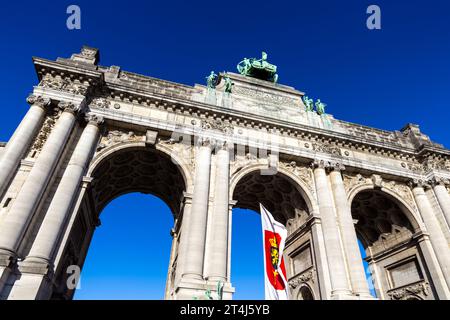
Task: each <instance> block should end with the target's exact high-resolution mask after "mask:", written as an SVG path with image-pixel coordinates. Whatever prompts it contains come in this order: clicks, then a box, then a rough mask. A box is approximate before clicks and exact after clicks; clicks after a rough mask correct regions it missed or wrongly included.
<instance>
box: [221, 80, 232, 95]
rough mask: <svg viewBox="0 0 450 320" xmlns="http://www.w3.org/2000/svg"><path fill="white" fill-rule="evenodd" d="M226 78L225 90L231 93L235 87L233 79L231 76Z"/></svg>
mask: <svg viewBox="0 0 450 320" xmlns="http://www.w3.org/2000/svg"><path fill="white" fill-rule="evenodd" d="M223 79H224V80H225V92H227V93H231V90H232V88H233V83H232V82H231V79H230V78H229V77H224V78H223Z"/></svg>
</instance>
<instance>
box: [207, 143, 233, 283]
mask: <svg viewBox="0 0 450 320" xmlns="http://www.w3.org/2000/svg"><path fill="white" fill-rule="evenodd" d="M229 175H230V155H229V152H228V146H227V143H224V144H223V145H222V146H220V149H219V150H218V151H217V154H216V177H215V186H214V207H213V216H212V225H211V229H212V232H211V252H210V258H209V259H210V262H209V265H208V266H209V267H208V271H207V276H208V280H211V281H222V282H224V281H226V280H227V265H228V263H227V260H228V259H227V256H228V229H229V225H228V222H229V193H230V189H229V183H230V177H229Z"/></svg>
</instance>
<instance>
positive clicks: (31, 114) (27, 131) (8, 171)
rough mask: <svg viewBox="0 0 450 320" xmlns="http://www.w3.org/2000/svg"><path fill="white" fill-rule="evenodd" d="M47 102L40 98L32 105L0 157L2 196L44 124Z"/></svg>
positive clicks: (0, 192)
mask: <svg viewBox="0 0 450 320" xmlns="http://www.w3.org/2000/svg"><path fill="white" fill-rule="evenodd" d="M47 104H48V103H45V102H44V101H41V100H40V101H39V102H36V103H34V104H33V105H31V107H30V109H29V110H28V112H27V114H26V115H25V117H24V118H23V119H22V122H21V123H20V125H19V126H18V127H17V129H16V131H15V132H14V134H13V136H12V137H11V138H10V139H9V142H8V144H7V145H6V147H5V149H4V151H3V155H2V157H1V159H0V197H1V196H2V195H3V193H4V192H5V191H6V189H7V187H8V185H9V182H10V180H11V179H12V177H13V175H14V172H15V170H16V168H17V167H18V166H19V164H20V160H21V159H22V157H23V156H24V154H25V152H26V151H27V149H28V147H29V146H30V144H31V141H32V139H33V137H34V136H35V135H36V133H37V131H38V130H39V128H40V127H41V126H42V123H43V122H44V118H45V106H46V105H47ZM0 199H1V198H0Z"/></svg>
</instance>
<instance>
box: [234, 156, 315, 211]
mask: <svg viewBox="0 0 450 320" xmlns="http://www.w3.org/2000/svg"><path fill="white" fill-rule="evenodd" d="M264 169H266V170H267V165H264V164H253V165H249V166H246V167H245V168H242V169H240V170H239V171H237V172H235V173H234V174H233V175H232V176H231V179H230V201H232V200H233V194H234V191H235V189H236V186H237V185H238V183H239V182H240V181H241V180H242V178H244V177H245V176H246V175H248V174H250V173H252V172H255V171H258V170H264ZM277 174H281V175H282V176H283V177H285V178H286V179H287V180H288V181H289V182H290V183H292V184H293V185H294V186H295V187H296V189H297V191H298V192H299V193H300V195H301V196H302V197H303V199H304V200H305V202H306V205H307V207H308V212H309V214H312V213H314V212H318V204H317V202H316V197H315V194H314V193H313V192H312V191H311V190H312V189H310V188H314V186H308V185H307V183H306V182H305V181H303V180H302V179H300V178H299V177H297V176H296V175H294V174H293V173H291V172H289V171H288V170H286V169H284V168H278V169H277Z"/></svg>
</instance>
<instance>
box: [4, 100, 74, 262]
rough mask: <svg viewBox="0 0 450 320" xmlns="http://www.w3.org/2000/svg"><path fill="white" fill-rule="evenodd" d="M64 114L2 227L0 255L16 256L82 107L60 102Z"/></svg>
mask: <svg viewBox="0 0 450 320" xmlns="http://www.w3.org/2000/svg"><path fill="white" fill-rule="evenodd" d="M58 106H59V107H60V108H62V109H63V110H64V111H63V112H62V113H61V116H60V117H59V119H58V120H57V122H56V124H55V127H54V128H53V130H52V132H51V133H50V135H49V137H48V139H47V141H46V143H45V144H44V146H43V148H42V151H41V153H40V154H39V156H38V158H37V159H36V161H35V163H34V165H33V168H32V169H31V171H30V173H29V175H28V177H27V179H26V181H25V183H24V184H23V186H22V188H21V189H20V192H19V194H18V195H17V198H16V199H15V201H14V203H13V205H12V207H11V209H10V210H9V212H8V214H7V216H6V217H5V219H4V220H3V222H2V224H1V226H0V255H11V256H15V254H16V250H17V248H18V246H19V244H20V241H21V240H22V237H23V235H24V233H25V230H26V229H27V227H28V224H29V222H30V221H31V218H32V216H33V214H34V211H35V210H36V208H37V206H38V204H39V201H40V200H41V196H42V194H43V193H44V191H45V188H46V186H47V183H48V181H49V180H50V177H51V175H52V173H53V170H54V168H55V167H56V166H57V163H58V160H59V158H60V155H61V153H62V151H63V149H64V147H65V145H66V142H67V140H68V138H69V136H70V133H71V132H72V129H73V126H74V123H75V112H76V111H77V110H78V109H79V107H76V106H74V105H73V104H72V103H67V102H60V103H59V105H58Z"/></svg>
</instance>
